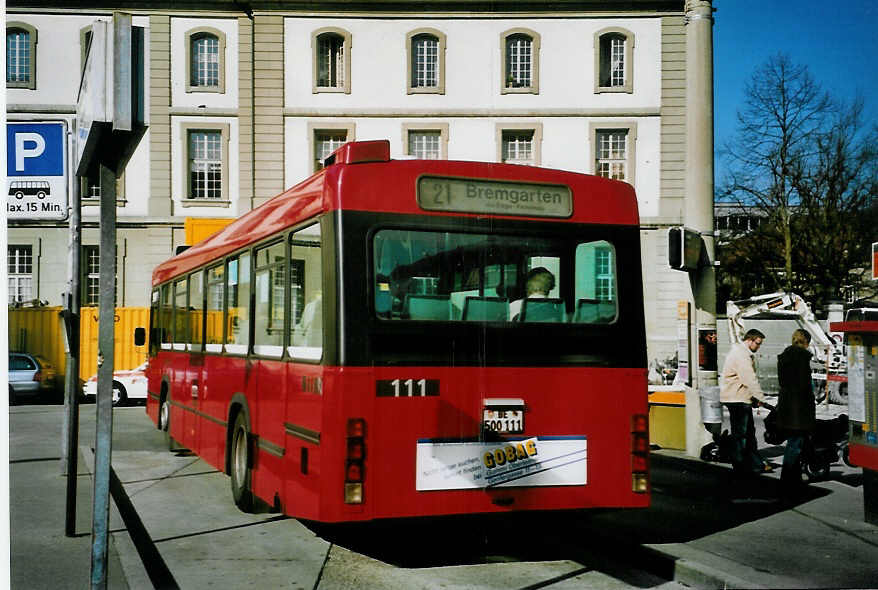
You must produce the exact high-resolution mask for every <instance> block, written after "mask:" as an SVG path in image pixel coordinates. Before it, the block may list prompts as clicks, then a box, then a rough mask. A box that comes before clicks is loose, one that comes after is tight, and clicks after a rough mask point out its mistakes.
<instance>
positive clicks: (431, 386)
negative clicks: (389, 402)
mask: <svg viewBox="0 0 878 590" xmlns="http://www.w3.org/2000/svg"><path fill="white" fill-rule="evenodd" d="M375 393H376V395H377V396H378V397H427V396H434V395H439V380H438V379H393V380H390V379H380V380H378V381H376V382H375Z"/></svg>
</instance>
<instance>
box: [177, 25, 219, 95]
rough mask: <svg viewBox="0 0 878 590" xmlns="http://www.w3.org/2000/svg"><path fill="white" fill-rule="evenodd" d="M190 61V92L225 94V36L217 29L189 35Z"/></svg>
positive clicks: (189, 33)
mask: <svg viewBox="0 0 878 590" xmlns="http://www.w3.org/2000/svg"><path fill="white" fill-rule="evenodd" d="M187 38H188V49H189V61H188V63H187V68H188V76H187V77H188V87H187V89H186V90H187V91H188V92H205V91H207V92H210V91H213V92H217V91H218V92H223V91H224V76H223V74H224V67H225V66H224V63H223V56H224V54H225V35H223V33H222V32H221V31H218V30H215V29H197V30H194V31H189V32H188V33H187Z"/></svg>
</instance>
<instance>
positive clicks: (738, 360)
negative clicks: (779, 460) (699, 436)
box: [719, 330, 772, 476]
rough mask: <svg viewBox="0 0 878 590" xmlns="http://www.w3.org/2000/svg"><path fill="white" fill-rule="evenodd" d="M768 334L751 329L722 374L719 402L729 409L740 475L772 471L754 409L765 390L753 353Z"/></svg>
mask: <svg viewBox="0 0 878 590" xmlns="http://www.w3.org/2000/svg"><path fill="white" fill-rule="evenodd" d="M763 340H765V334H763V333H762V332H760V331H759V330H748V331H747V333H746V334H744V341H743V342H739V343H738V344H735V345H734V346H733V347H732V349H731V350H730V351H729V354H728V356H726V362H725V364H723V370H722V374H721V375H720V393H719V399H720V401H721V402H722V403H723V405H725V406H726V408H728V410H729V418H730V420H731V425H732V439H733V440H734V443H735V444H734V447H733V452H732V467H733V468H734V471H735V473H736V474H738V475H745V476H746V475H754V474H755V475H758V474H760V473H765V472H770V471H772V469H771V466H769V465H767V464H766V463H765V460H764V459H763V458H762V456H761V455H760V454H759V451H758V450H757V448H758V447H757V444H756V428H755V426H754V423H753V406H761V405H762V402H763V397H764V396H763V393H762V388H761V387H759V381H758V380H757V379H756V369H755V366H754V359H753V353H755V352H756V351H757V350H759V347H760V346H762V341H763Z"/></svg>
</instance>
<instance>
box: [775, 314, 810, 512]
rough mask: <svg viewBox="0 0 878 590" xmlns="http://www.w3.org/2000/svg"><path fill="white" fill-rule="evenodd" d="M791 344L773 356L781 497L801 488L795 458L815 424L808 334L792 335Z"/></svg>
mask: <svg viewBox="0 0 878 590" xmlns="http://www.w3.org/2000/svg"><path fill="white" fill-rule="evenodd" d="M792 341H793V343H792V345H791V346H788V347H787V348H786V350H784V351H783V352H782V353H780V354H779V355H778V356H777V378H778V381H779V382H780V394H779V396H778V402H777V410H776V412H777V426H778V428H779V429H780V430H781V431H783V433H784V434H785V435H786V436H787V446H786V450H785V451H784V456H783V471H782V472H781V476H780V481H781V488H782V490H783V493H784V495H787V496H789V495H794V494H795V493H797V492H798V491H799V490H800V489H801V486H802V473H801V467H800V465H799V456H800V455H801V453H802V445H803V444H804V443H805V437H807V436H808V434H809V433H810V432H811V431H812V430H813V429H814V424H815V422H816V416H815V409H814V392H813V391H812V389H811V352H810V351H809V350H808V344H810V342H811V335H810V334H809V333H808V332H806V331H805V330H802V329H798V330H796V331H795V332H793V338H792Z"/></svg>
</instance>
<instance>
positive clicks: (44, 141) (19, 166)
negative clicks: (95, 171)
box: [6, 123, 66, 176]
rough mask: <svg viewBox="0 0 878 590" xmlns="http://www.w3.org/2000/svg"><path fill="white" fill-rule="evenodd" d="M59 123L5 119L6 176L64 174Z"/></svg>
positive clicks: (63, 131) (64, 143) (62, 138)
mask: <svg viewBox="0 0 878 590" xmlns="http://www.w3.org/2000/svg"><path fill="white" fill-rule="evenodd" d="M64 136H65V128H64V124H63V123H7V124H6V175H7V176H64V146H65V145H66V142H65V137H64Z"/></svg>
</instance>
